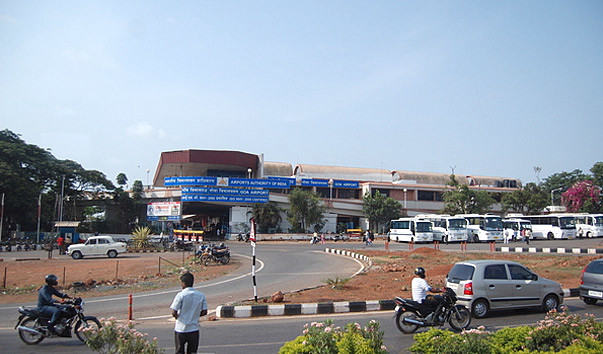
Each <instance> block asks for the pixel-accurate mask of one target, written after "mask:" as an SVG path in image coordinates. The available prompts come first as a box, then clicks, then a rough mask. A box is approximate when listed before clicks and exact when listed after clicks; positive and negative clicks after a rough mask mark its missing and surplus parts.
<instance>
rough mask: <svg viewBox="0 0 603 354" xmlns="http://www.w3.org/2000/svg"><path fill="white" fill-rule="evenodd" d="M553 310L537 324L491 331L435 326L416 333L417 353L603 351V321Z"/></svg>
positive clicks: (413, 348) (415, 345)
mask: <svg viewBox="0 0 603 354" xmlns="http://www.w3.org/2000/svg"><path fill="white" fill-rule="evenodd" d="M563 309H564V312H557V311H555V310H553V311H551V312H549V313H548V314H547V315H546V317H545V319H544V320H542V321H540V322H538V324H537V325H536V326H522V327H515V328H504V329H501V330H500V331H498V332H495V333H490V332H488V331H485V330H484V328H483V327H481V326H480V327H478V328H477V329H472V330H468V331H463V332H461V333H458V334H457V333H452V332H450V331H447V330H442V329H431V330H429V331H427V332H424V333H419V334H417V335H415V337H414V338H415V343H414V344H413V345H412V346H411V347H410V351H411V352H413V353H496V354H498V353H501V354H502V353H513V352H522V353H553V352H559V353H568V354H569V353H571V354H573V353H603V344H602V343H603V324H602V323H599V322H597V321H595V319H594V316H593V315H586V316H584V317H581V316H579V315H572V314H570V313H569V311H567V308H566V307H564V308H563Z"/></svg>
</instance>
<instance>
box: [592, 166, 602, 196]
mask: <svg viewBox="0 0 603 354" xmlns="http://www.w3.org/2000/svg"><path fill="white" fill-rule="evenodd" d="M590 172H591V173H592V174H593V176H592V181H593V183H594V184H595V185H596V186H599V188H602V189H603V162H597V163H596V164H594V165H593V167H591V168H590Z"/></svg>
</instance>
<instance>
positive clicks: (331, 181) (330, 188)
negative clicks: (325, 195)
mask: <svg viewBox="0 0 603 354" xmlns="http://www.w3.org/2000/svg"><path fill="white" fill-rule="evenodd" d="M331 199H333V179H332V178H331V179H329V200H331Z"/></svg>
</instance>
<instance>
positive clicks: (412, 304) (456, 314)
mask: <svg viewBox="0 0 603 354" xmlns="http://www.w3.org/2000/svg"><path fill="white" fill-rule="evenodd" d="M435 297H436V298H438V300H437V303H438V304H437V307H436V309H435V311H434V310H433V308H432V307H427V306H425V305H424V304H422V303H419V302H416V301H413V300H410V299H402V298H399V297H397V298H396V299H395V300H394V301H395V302H396V309H395V315H394V317H395V318H396V326H397V327H398V330H399V331H400V332H402V333H407V334H408V333H414V332H415V331H416V330H417V329H418V328H419V327H436V326H437V327H441V326H443V325H444V324H446V322H448V323H449V324H450V327H452V328H453V329H454V330H456V331H461V330H463V329H466V328H468V327H469V325H470V324H471V313H470V312H469V310H468V309H467V308H466V307H465V306H463V305H456V301H457V297H456V294H455V293H454V290H452V289H450V288H446V290H445V291H444V293H443V294H442V295H441V296H435ZM432 313H433V315H431V314H432ZM430 317H431V318H430Z"/></svg>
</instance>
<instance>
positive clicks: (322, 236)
mask: <svg viewBox="0 0 603 354" xmlns="http://www.w3.org/2000/svg"><path fill="white" fill-rule="evenodd" d="M320 244H321V245H324V244H325V233H324V232H322V233H321V234H320Z"/></svg>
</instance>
